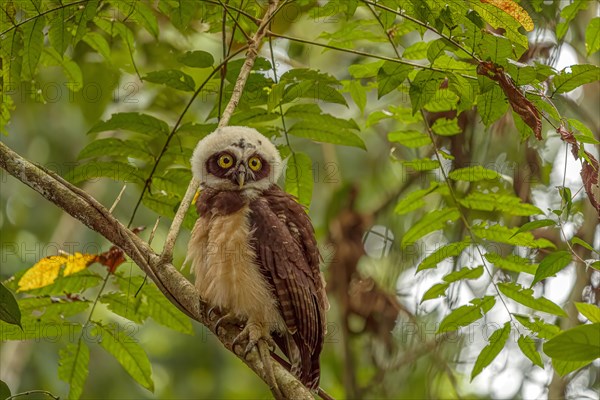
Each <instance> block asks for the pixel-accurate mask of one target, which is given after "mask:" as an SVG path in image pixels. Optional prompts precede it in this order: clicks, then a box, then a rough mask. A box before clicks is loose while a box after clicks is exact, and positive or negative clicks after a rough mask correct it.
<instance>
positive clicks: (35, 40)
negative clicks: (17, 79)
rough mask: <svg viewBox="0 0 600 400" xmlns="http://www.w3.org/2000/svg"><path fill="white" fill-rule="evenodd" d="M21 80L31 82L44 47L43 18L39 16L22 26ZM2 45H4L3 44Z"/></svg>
mask: <svg viewBox="0 0 600 400" xmlns="http://www.w3.org/2000/svg"><path fill="white" fill-rule="evenodd" d="M22 29H23V42H24V43H23V44H24V45H25V48H24V52H23V71H22V73H23V79H24V80H31V79H33V78H34V76H35V72H36V69H37V65H38V62H39V61H40V56H41V55H42V48H43V45H44V32H43V29H44V17H42V16H40V17H38V18H34V19H33V20H31V21H29V22H27V23H25V24H23V26H22ZM3 45H4V44H3Z"/></svg>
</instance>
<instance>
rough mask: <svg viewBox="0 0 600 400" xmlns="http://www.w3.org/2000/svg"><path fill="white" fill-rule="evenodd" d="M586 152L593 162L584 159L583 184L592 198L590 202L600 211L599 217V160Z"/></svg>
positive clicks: (599, 215) (582, 169)
mask: <svg viewBox="0 0 600 400" xmlns="http://www.w3.org/2000/svg"><path fill="white" fill-rule="evenodd" d="M585 154H586V155H587V156H588V157H589V159H590V161H591V162H592V163H591V164H590V163H588V162H587V160H583V167H582V168H581V179H582V180H583V186H584V187H585V192H586V193H587V195H588V198H589V199H590V203H592V205H593V206H594V208H595V209H596V211H597V212H598V218H600V184H599V182H600V168H599V166H598V160H596V158H595V157H594V156H593V155H591V154H590V153H588V152H587V151H586V152H585Z"/></svg>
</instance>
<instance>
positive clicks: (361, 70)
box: [348, 61, 397, 79]
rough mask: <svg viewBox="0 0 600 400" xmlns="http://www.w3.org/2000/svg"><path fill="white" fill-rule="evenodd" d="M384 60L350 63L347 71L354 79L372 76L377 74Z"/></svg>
mask: <svg viewBox="0 0 600 400" xmlns="http://www.w3.org/2000/svg"><path fill="white" fill-rule="evenodd" d="M385 62H386V61H374V62H371V63H366V64H352V65H350V66H348V73H350V75H352V77H353V78H356V79H362V78H372V77H375V76H377V74H378V72H379V70H380V69H381V67H382V66H383V64H384V63H385ZM387 62H389V61H387ZM394 64H397V63H394Z"/></svg>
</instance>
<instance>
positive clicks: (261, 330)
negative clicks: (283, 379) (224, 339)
mask: <svg viewBox="0 0 600 400" xmlns="http://www.w3.org/2000/svg"><path fill="white" fill-rule="evenodd" d="M245 341H247V342H248V343H247V345H246V349H245V350H244V356H245V357H247V356H248V354H249V353H250V352H251V351H252V349H253V348H254V347H255V346H256V350H257V351H258V355H259V357H260V359H261V361H262V363H263V365H264V368H265V374H266V378H267V383H268V384H269V387H270V388H271V391H272V392H273V394H274V395H275V398H277V399H282V398H283V395H282V393H281V391H280V390H279V387H278V386H277V381H276V380H275V374H274V373H273V364H272V359H271V349H275V342H274V341H273V338H272V337H271V332H270V331H269V328H268V327H266V326H264V325H262V324H257V323H255V322H250V321H248V323H247V324H246V326H245V327H244V329H243V330H242V332H240V334H239V335H237V336H236V338H235V339H234V340H233V342H232V344H231V347H232V348H234V347H235V345H236V344H239V343H240V342H245Z"/></svg>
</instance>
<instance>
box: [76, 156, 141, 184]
mask: <svg viewBox="0 0 600 400" xmlns="http://www.w3.org/2000/svg"><path fill="white" fill-rule="evenodd" d="M94 178H110V179H112V180H114V181H119V182H134V183H140V184H143V183H144V178H143V177H142V176H141V171H140V170H138V169H137V168H136V167H135V166H133V165H131V164H126V163H124V162H120V161H110V162H109V161H93V162H89V163H87V164H81V165H78V166H76V167H75V168H73V169H72V170H71V171H68V174H67V176H66V179H67V180H69V181H70V182H72V183H74V184H77V183H80V182H83V181H87V180H90V179H94Z"/></svg>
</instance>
